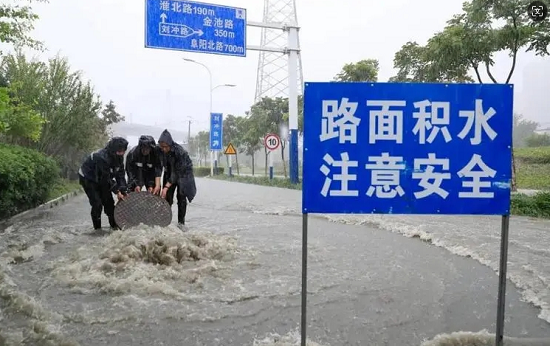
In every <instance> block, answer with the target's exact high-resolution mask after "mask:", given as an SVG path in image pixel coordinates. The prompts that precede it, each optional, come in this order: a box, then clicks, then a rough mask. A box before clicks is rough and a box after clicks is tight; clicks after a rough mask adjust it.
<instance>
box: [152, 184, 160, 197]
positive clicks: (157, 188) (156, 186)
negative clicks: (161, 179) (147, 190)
mask: <svg viewBox="0 0 550 346" xmlns="http://www.w3.org/2000/svg"><path fill="white" fill-rule="evenodd" d="M159 194H160V186H158V185H155V188H154V189H153V195H159Z"/></svg>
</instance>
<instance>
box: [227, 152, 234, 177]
mask: <svg viewBox="0 0 550 346" xmlns="http://www.w3.org/2000/svg"><path fill="white" fill-rule="evenodd" d="M227 156H229V171H228V173H229V176H230V177H232V176H233V172H232V169H231V168H232V167H231V166H232V161H233V159H232V158H231V156H232V155H227Z"/></svg>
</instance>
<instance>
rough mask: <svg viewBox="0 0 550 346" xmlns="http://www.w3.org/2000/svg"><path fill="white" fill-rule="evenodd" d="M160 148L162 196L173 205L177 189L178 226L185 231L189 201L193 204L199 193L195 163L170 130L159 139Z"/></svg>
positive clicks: (164, 132) (165, 131)
mask: <svg viewBox="0 0 550 346" xmlns="http://www.w3.org/2000/svg"><path fill="white" fill-rule="evenodd" d="M158 142H159V147H160V149H161V150H162V152H163V153H164V155H163V164H164V178H163V186H164V187H163V189H162V191H161V194H160V196H161V197H162V198H165V199H166V201H167V202H168V203H169V204H170V205H172V204H173V202H174V194H175V192H176V189H177V196H178V226H179V227H180V228H181V229H182V230H183V225H185V215H186V213H187V201H189V203H191V201H192V200H193V198H195V195H196V193H197V187H196V185H195V176H194V174H193V162H192V161H191V158H190V157H189V154H188V153H187V151H186V150H185V149H183V147H182V146H181V145H179V144H177V143H176V142H174V140H173V139H172V135H171V134H170V132H168V130H164V131H163V132H162V134H161V135H160V137H159V140H158Z"/></svg>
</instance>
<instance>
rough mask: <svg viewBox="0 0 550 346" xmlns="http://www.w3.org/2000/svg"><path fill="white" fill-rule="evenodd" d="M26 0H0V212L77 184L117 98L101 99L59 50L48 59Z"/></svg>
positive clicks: (113, 117) (118, 117) (114, 117)
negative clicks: (40, 56)
mask: <svg viewBox="0 0 550 346" xmlns="http://www.w3.org/2000/svg"><path fill="white" fill-rule="evenodd" d="M32 3H33V1H31V2H30V4H29V5H25V6H23V5H21V4H19V5H8V4H2V5H0V13H1V15H0V22H1V23H2V25H0V42H2V43H4V46H6V47H9V48H8V51H3V52H0V157H1V160H0V219H4V218H7V217H9V216H12V215H14V214H17V213H19V212H22V211H24V210H27V209H30V208H33V207H35V206H37V205H40V204H42V203H44V202H46V201H48V200H51V199H54V198H57V197H59V196H61V195H63V194H65V193H68V192H71V191H74V190H75V189H79V185H78V182H77V181H76V180H75V179H76V178H77V172H78V168H79V165H80V161H81V159H82V158H83V157H84V156H85V155H86V154H88V153H89V152H91V151H93V150H95V149H98V148H100V147H102V146H103V145H104V144H105V141H106V139H107V138H108V136H109V132H108V128H109V125H111V124H112V123H115V122H118V121H121V120H123V119H124V117H123V116H121V115H120V114H118V113H117V111H116V106H115V104H114V103H113V102H112V101H110V102H108V103H107V104H104V103H103V102H102V101H101V99H100V98H99V95H97V94H96V93H95V91H94V88H93V86H92V84H91V83H90V82H89V81H87V80H85V79H84V78H83V77H82V74H81V73H80V72H79V71H75V70H73V69H72V68H71V66H70V64H69V62H68V60H67V59H66V58H64V57H62V56H59V55H57V56H52V57H51V58H49V59H48V60H47V61H40V60H36V59H32V58H30V57H29V55H27V54H25V53H24V51H31V52H33V51H34V52H37V51H40V52H43V51H45V49H44V45H43V43H42V42H38V41H36V40H34V39H33V38H32V37H31V36H30V33H31V31H32V30H33V23H34V22H35V21H36V20H37V19H38V16H37V15H36V14H35V13H34V12H33V10H32V7H31V5H32Z"/></svg>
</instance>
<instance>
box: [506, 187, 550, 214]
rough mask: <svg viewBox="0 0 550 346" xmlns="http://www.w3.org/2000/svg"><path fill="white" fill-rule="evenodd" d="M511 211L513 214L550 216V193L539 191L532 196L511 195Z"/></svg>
mask: <svg viewBox="0 0 550 346" xmlns="http://www.w3.org/2000/svg"><path fill="white" fill-rule="evenodd" d="M511 213H512V214H514V215H522V216H531V217H542V218H550V193H549V192H539V193H537V194H536V195H534V196H528V195H525V194H517V195H512V203H511Z"/></svg>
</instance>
